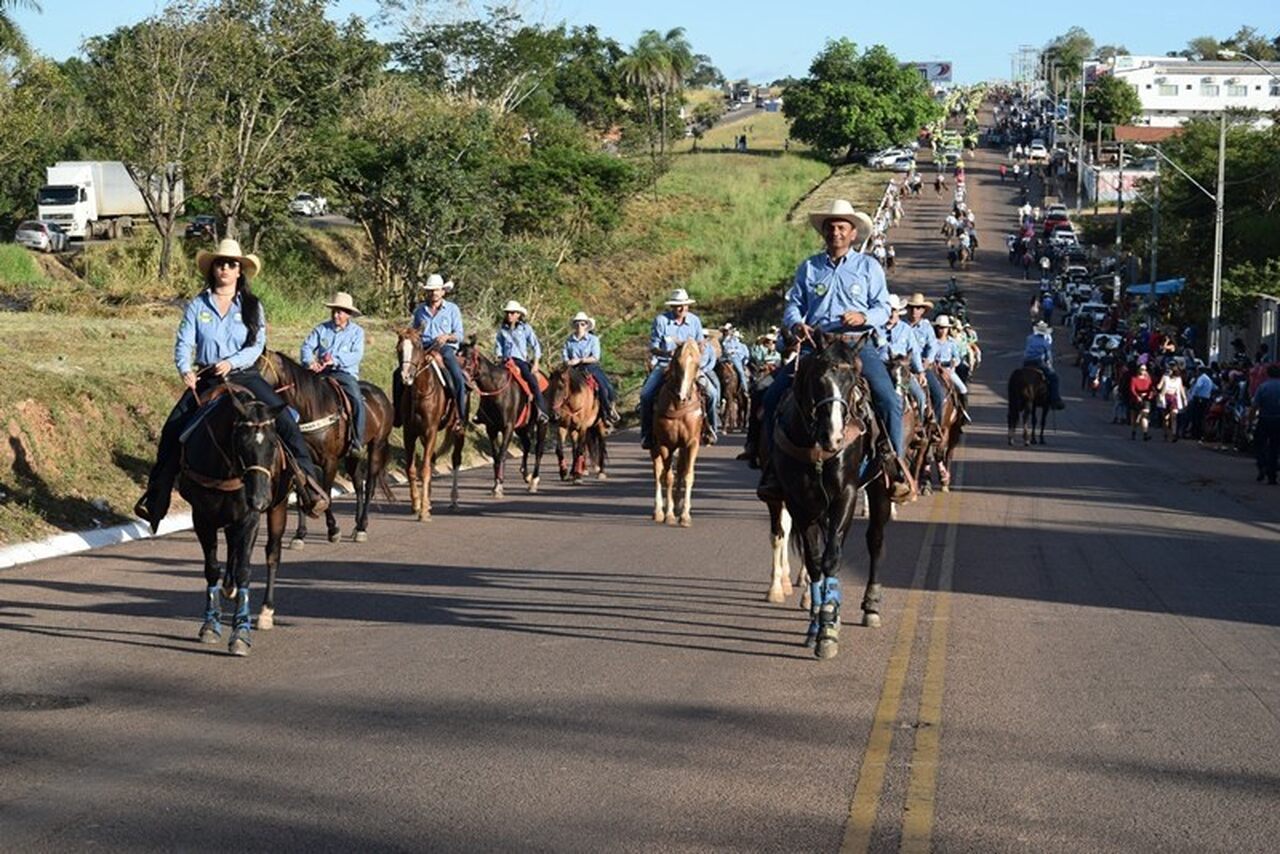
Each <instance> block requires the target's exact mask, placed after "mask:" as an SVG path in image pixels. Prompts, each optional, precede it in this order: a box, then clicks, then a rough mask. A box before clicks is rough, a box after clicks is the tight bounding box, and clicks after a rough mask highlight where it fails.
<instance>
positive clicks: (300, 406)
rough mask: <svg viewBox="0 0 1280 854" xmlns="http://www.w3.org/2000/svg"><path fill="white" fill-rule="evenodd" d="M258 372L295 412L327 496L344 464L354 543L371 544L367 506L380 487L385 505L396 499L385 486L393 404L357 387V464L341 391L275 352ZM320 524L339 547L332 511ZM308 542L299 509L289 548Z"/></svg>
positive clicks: (261, 363) (369, 387)
mask: <svg viewBox="0 0 1280 854" xmlns="http://www.w3.org/2000/svg"><path fill="white" fill-rule="evenodd" d="M258 370H259V372H260V373H261V374H262V375H263V376H264V377H266V378H267V380H268V382H270V383H271V384H272V385H273V386H274V387H275V388H276V390H277V391H278V392H279V394H280V396H281V397H283V398H284V399H285V402H287V403H288V404H289V405H290V406H292V407H293V408H294V409H296V410H298V415H299V417H300V418H301V419H302V423H301V424H299V425H298V427H299V429H300V430H301V431H302V438H303V439H304V440H305V441H306V443H307V450H309V451H310V452H311V459H313V460H315V461H316V465H317V466H318V467H319V468H320V472H321V474H323V476H324V479H323V480H322V481H321V486H323V487H324V489H325V492H326V493H327V492H328V491H329V490H331V489H333V480H334V476H335V475H337V473H338V463H339V462H341V463H343V465H344V467H345V468H346V471H347V477H349V478H350V479H351V484H352V486H354V487H355V491H356V529H355V533H354V534H352V539H353V540H354V541H355V542H357V543H363V542H364V541H365V540H367V539H369V535H368V533H367V532H368V530H369V501H370V499H371V498H372V497H373V491H374V489H375V488H380V489H381V490H382V494H383V496H384V497H385V498H386V499H387V500H388V501H392V500H394V496H392V494H391V488H390V487H389V486H387V461H388V459H389V458H390V456H391V401H389V400H387V396H386V395H385V394H383V393H382V389H380V388H378V387H377V386H375V385H373V384H372V383H367V382H361V383H360V393H361V396H362V397H363V398H364V405H365V426H364V436H362V437H361V440H362V441H363V442H364V444H365V447H366V448H367V449H368V453H367V454H365V456H364V458H363V459H356V458H355V457H354V456H352V455H351V454H350V453H349V451H350V442H348V435H347V434H348V432H349V430H350V427H349V425H350V421H351V417H350V415H349V414H348V411H347V408H346V402H345V401H344V400H343V396H344V392H343V391H342V390H341V389H340V388H339V387H337V386H336V385H335V384H334V383H332V382H330V381H328V380H326V379H325V378H324V375H323V374H317V373H315V372H313V371H309V370H307V369H306V368H304V367H302V366H301V365H299V364H298V363H297V362H295V361H294V360H293V359H291V358H289V357H288V356H286V355H284V354H283V353H279V352H276V351H275V350H268V351H267V352H265V353H263V354H262V358H261V359H259V360H258ZM324 519H325V525H326V527H327V528H328V534H329V542H331V543H336V542H338V540H339V538H340V537H341V536H342V531H341V529H340V528H339V527H338V522H337V520H336V519H335V518H334V516H333V509H332V508H330V509H328V510H326V511H325V514H324ZM306 540H307V516H306V514H305V513H303V512H302V510H301V509H299V510H298V528H297V530H296V531H294V534H293V541H292V542H291V543H290V544H289V548H292V549H300V548H302V546H303V544H304V543H305V542H306Z"/></svg>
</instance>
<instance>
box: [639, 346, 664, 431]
mask: <svg viewBox="0 0 1280 854" xmlns="http://www.w3.org/2000/svg"><path fill="white" fill-rule="evenodd" d="M666 369H667V366H666V365H655V366H654V368H653V370H651V371H649V376H647V377H645V378H644V385H642V386H641V387H640V440H641V441H644V440H645V439H648V438H649V436H650V435H651V434H652V433H653V401H654V399H655V398H657V396H658V389H659V388H661V387H662V376H663V373H664V372H665V371H666Z"/></svg>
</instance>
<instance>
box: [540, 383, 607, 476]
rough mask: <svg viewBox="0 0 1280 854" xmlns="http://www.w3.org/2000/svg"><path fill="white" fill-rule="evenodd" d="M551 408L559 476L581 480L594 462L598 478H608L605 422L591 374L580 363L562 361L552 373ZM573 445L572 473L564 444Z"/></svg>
mask: <svg viewBox="0 0 1280 854" xmlns="http://www.w3.org/2000/svg"><path fill="white" fill-rule="evenodd" d="M551 411H552V412H554V413H555V414H556V461H557V462H558V463H559V467H560V479H561V480H569V478H570V477H571V476H572V478H573V482H574V483H575V484H578V483H582V479H583V478H584V477H586V476H587V473H588V469H589V468H590V467H591V466H592V465H594V466H595V467H596V471H598V472H599V473H600V479H601V480H606V479H608V475H607V474H606V473H605V465H606V464H607V463H608V450H607V448H606V447H605V433H606V429H605V423H604V419H603V418H602V417H601V412H600V397H599V395H598V394H597V391H596V387H595V383H594V382H593V381H592V379H591V374H589V373H587V371H585V370H583V369H582V368H580V367H577V366H574V367H570V366H568V365H565V366H564V367H562V368H560V369H559V370H558V371H556V372H555V373H553V374H552V375H551ZM566 442H568V443H569V445H570V447H571V448H572V452H571V454H572V474H571V473H570V472H571V468H570V464H569V463H567V462H565V458H564V446H565V443H566Z"/></svg>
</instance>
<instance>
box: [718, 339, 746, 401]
mask: <svg viewBox="0 0 1280 854" xmlns="http://www.w3.org/2000/svg"><path fill="white" fill-rule="evenodd" d="M720 332H721V334H722V336H723V337H722V338H721V340H720V350H721V351H722V352H723V355H722V356H721V361H724V362H728V363H729V364H730V365H733V370H734V371H735V372H737V374H738V386H739V387H740V388H742V389H744V390H745V389H749V388H751V385H750V384H749V383H748V382H747V360H748V359H750V358H751V353H750V352H749V351H748V350H747V345H746V344H743V343H742V336H741V335H739V334H738V330H737V329H734V328H733V324H732V323H726V324H725V325H724V326H722V327H720Z"/></svg>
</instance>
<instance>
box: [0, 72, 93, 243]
mask: <svg viewBox="0 0 1280 854" xmlns="http://www.w3.org/2000/svg"><path fill="white" fill-rule="evenodd" d="M83 105H84V102H83V97H82V96H81V94H80V93H79V92H77V91H76V90H75V89H74V88H73V86H72V85H71V83H70V81H68V79H67V78H66V76H65V75H64V74H63V73H62V71H61V69H59V68H58V66H57V65H56V64H55V63H52V62H49V61H48V60H45V59H41V58H38V57H33V58H30V59H28V60H27V61H26V62H24V63H22V64H21V65H18V66H17V67H16V68H13V69H12V70H11V69H9V68H8V67H7V66H6V65H5V64H4V63H0V163H3V164H4V168H3V169H0V225H3V226H4V230H6V231H7V230H8V228H9V227H10V226H12V225H14V224H16V222H17V221H18V220H20V219H25V218H27V217H28V216H31V215H34V213H35V211H34V206H35V199H36V191H37V189H39V187H40V185H41V184H42V183H43V182H44V169H45V167H46V166H49V165H50V164H51V163H53V162H54V161H55V160H59V159H63V158H64V157H65V155H67V154H69V153H70V152H71V151H72V150H73V147H74V140H75V139H76V137H77V136H78V135H79V134H80V132H81V128H82V127H83V124H84V123H83V121H82V120H81V112H82V110H83Z"/></svg>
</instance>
